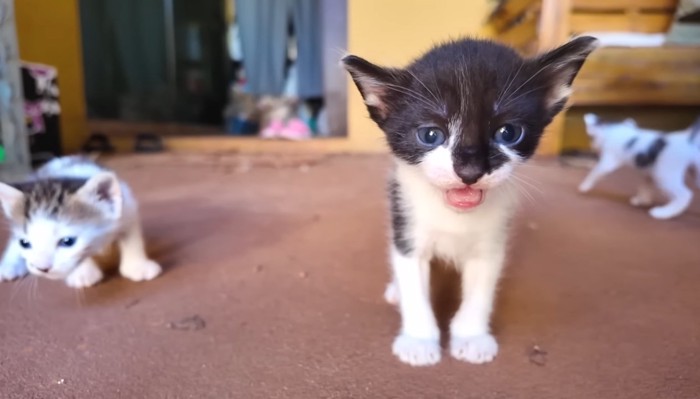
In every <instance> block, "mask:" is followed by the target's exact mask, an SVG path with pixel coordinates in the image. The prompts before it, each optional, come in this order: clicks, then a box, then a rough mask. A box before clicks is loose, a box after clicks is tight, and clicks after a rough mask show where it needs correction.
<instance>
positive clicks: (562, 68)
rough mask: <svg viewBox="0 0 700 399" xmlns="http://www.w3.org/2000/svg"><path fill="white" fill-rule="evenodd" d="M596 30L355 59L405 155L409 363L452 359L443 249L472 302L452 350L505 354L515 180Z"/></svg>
mask: <svg viewBox="0 0 700 399" xmlns="http://www.w3.org/2000/svg"><path fill="white" fill-rule="evenodd" d="M595 46H596V39H594V38H591V37H579V38H577V39H574V40H572V41H570V42H569V43H567V44H564V45H563V46H561V47H559V48H557V49H555V50H552V51H550V52H547V53H545V54H542V55H539V56H537V57H534V58H530V59H525V58H522V57H521V56H520V55H518V53H516V52H515V51H514V50H512V49H510V48H508V47H505V46H503V45H500V44H497V43H494V42H490V41H480V40H470V39H465V40H460V41H454V42H451V43H447V44H444V45H440V46H438V47H436V48H434V49H432V50H430V51H429V52H428V53H427V54H425V55H424V56H422V57H421V58H419V59H418V60H416V61H415V62H413V63H412V64H410V65H409V66H408V67H406V68H404V69H398V68H385V67H381V66H377V65H374V64H372V63H370V62H369V61H366V60H364V59H362V58H360V57H357V56H353V55H350V56H346V57H345V58H344V59H343V61H342V62H343V64H344V66H345V68H346V69H347V70H348V72H349V73H350V75H351V76H352V78H353V80H354V82H355V84H356V85H357V87H358V89H359V90H360V92H361V94H362V97H363V98H364V102H365V104H366V105H367V109H368V110H369V114H370V116H371V118H372V119H373V120H374V121H375V122H376V123H377V124H378V125H379V127H380V128H381V129H382V130H383V131H384V133H385V134H386V138H387V141H388V144H389V147H390V149H391V152H392V154H393V158H394V160H395V167H394V171H393V175H392V178H391V181H390V185H389V196H390V200H391V211H392V222H393V223H392V227H393V235H392V238H393V240H392V241H393V242H392V244H391V265H392V268H393V276H394V278H393V281H392V282H391V283H389V286H388V287H387V291H386V294H385V296H386V298H387V300H388V301H389V302H392V303H396V304H398V305H399V308H400V311H401V318H402V326H401V332H400V333H399V335H398V337H397V338H396V340H395V341H394V344H393V352H394V354H395V355H396V356H397V357H398V358H399V359H401V361H403V362H405V363H408V364H411V365H414V366H422V365H431V364H435V363H437V362H438V361H439V360H440V357H441V350H440V344H439V341H440V340H439V338H440V331H439V329H438V326H437V324H436V320H435V316H434V314H433V310H432V308H431V304H430V296H429V292H428V291H429V281H428V279H429V267H430V261H431V259H432V258H433V257H439V258H442V259H445V260H447V261H450V262H452V263H454V264H455V266H456V267H457V268H458V269H459V270H460V271H461V272H462V303H461V305H460V308H459V311H458V312H457V314H456V315H455V317H454V319H453V320H452V322H451V325H450V335H451V341H450V352H451V354H452V356H454V357H455V358H457V359H460V360H464V361H467V362H470V363H485V362H489V361H491V360H492V359H493V358H494V357H495V356H496V354H497V352H498V345H497V343H496V340H495V339H494V337H493V336H492V335H491V333H490V328H489V319H490V315H491V311H492V307H493V302H494V295H495V290H496V284H497V281H498V279H499V276H500V274H501V268H502V266H503V263H504V256H505V245H506V238H507V224H508V220H509V219H510V217H511V215H512V213H513V211H514V205H515V203H514V196H513V195H512V192H511V191H509V190H508V186H509V185H508V184H505V183H507V182H508V181H509V178H510V177H511V174H512V173H513V170H514V169H515V168H516V167H517V166H518V165H519V164H521V163H522V162H524V161H525V160H526V159H528V158H530V157H531V156H532V155H533V153H534V152H535V149H536V148H537V145H538V143H539V141H540V137H541V136H542V133H543V130H544V128H545V127H546V126H547V125H548V124H549V123H550V122H551V121H552V118H553V117H554V116H555V115H556V114H557V113H559V112H560V111H561V110H562V108H563V107H564V105H565V103H566V100H567V98H568V96H569V94H570V93H571V84H572V82H573V80H574V78H575V76H576V74H577V73H578V71H579V69H580V68H581V66H582V65H583V62H584V61H585V59H586V57H587V56H588V54H590V52H591V51H593V49H594V48H595Z"/></svg>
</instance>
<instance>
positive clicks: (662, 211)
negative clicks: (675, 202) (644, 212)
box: [649, 206, 683, 220]
mask: <svg viewBox="0 0 700 399" xmlns="http://www.w3.org/2000/svg"><path fill="white" fill-rule="evenodd" d="M681 213H683V210H680V211H678V210H676V209H669V208H667V207H665V206H657V207H654V208H651V209H650V210H649V215H651V217H653V218H654V219H659V220H665V219H671V218H673V217H676V216H678V215H679V214H681Z"/></svg>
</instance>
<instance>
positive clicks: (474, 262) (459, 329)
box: [450, 243, 505, 364]
mask: <svg viewBox="0 0 700 399" xmlns="http://www.w3.org/2000/svg"><path fill="white" fill-rule="evenodd" d="M504 257H505V243H503V244H498V243H496V244H494V245H492V246H491V248H489V249H488V250H487V251H480V252H478V253H477V254H476V256H475V257H473V258H471V259H469V260H467V261H466V262H465V263H464V264H463V266H462V303H461V305H460V307H459V310H458V311H457V314H455V316H454V318H453V319H452V322H451V324H450V353H451V354H452V356H453V357H455V358H457V359H459V360H464V361H466V362H469V363H475V364H480V363H487V362H490V361H491V360H493V359H494V358H495V357H496V354H497V353H498V344H497V343H496V340H495V338H494V337H493V335H491V333H490V328H489V322H490V318H491V311H492V310H493V302H494V297H495V293H496V285H497V284H498V279H499V277H500V275H501V269H502V267H503V261H504Z"/></svg>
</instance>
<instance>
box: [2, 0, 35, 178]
mask: <svg viewBox="0 0 700 399" xmlns="http://www.w3.org/2000/svg"><path fill="white" fill-rule="evenodd" d="M0 145H2V147H3V149H4V151H5V157H4V160H2V162H0V180H2V181H13V180H15V179H19V178H21V177H22V176H23V175H25V174H27V173H28V172H29V171H30V170H31V166H30V156H29V140H28V137H27V129H26V125H25V120H24V95H23V93H22V77H21V74H20V60H19V50H18V48H17V33H16V30H15V14H14V0H0Z"/></svg>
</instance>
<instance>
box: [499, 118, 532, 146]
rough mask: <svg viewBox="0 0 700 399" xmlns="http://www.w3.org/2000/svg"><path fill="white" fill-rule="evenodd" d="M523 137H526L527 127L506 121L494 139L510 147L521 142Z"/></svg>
mask: <svg viewBox="0 0 700 399" xmlns="http://www.w3.org/2000/svg"><path fill="white" fill-rule="evenodd" d="M523 137H525V129H523V127H522V126H519V125H511V124H510V123H506V124H505V125H503V126H501V127H499V128H498V129H497V130H496V133H495V134H494V136H493V139H494V140H495V141H496V143H498V144H503V145H505V146H508V147H510V146H514V145H516V144H518V143H520V142H521V141H522V139H523Z"/></svg>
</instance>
